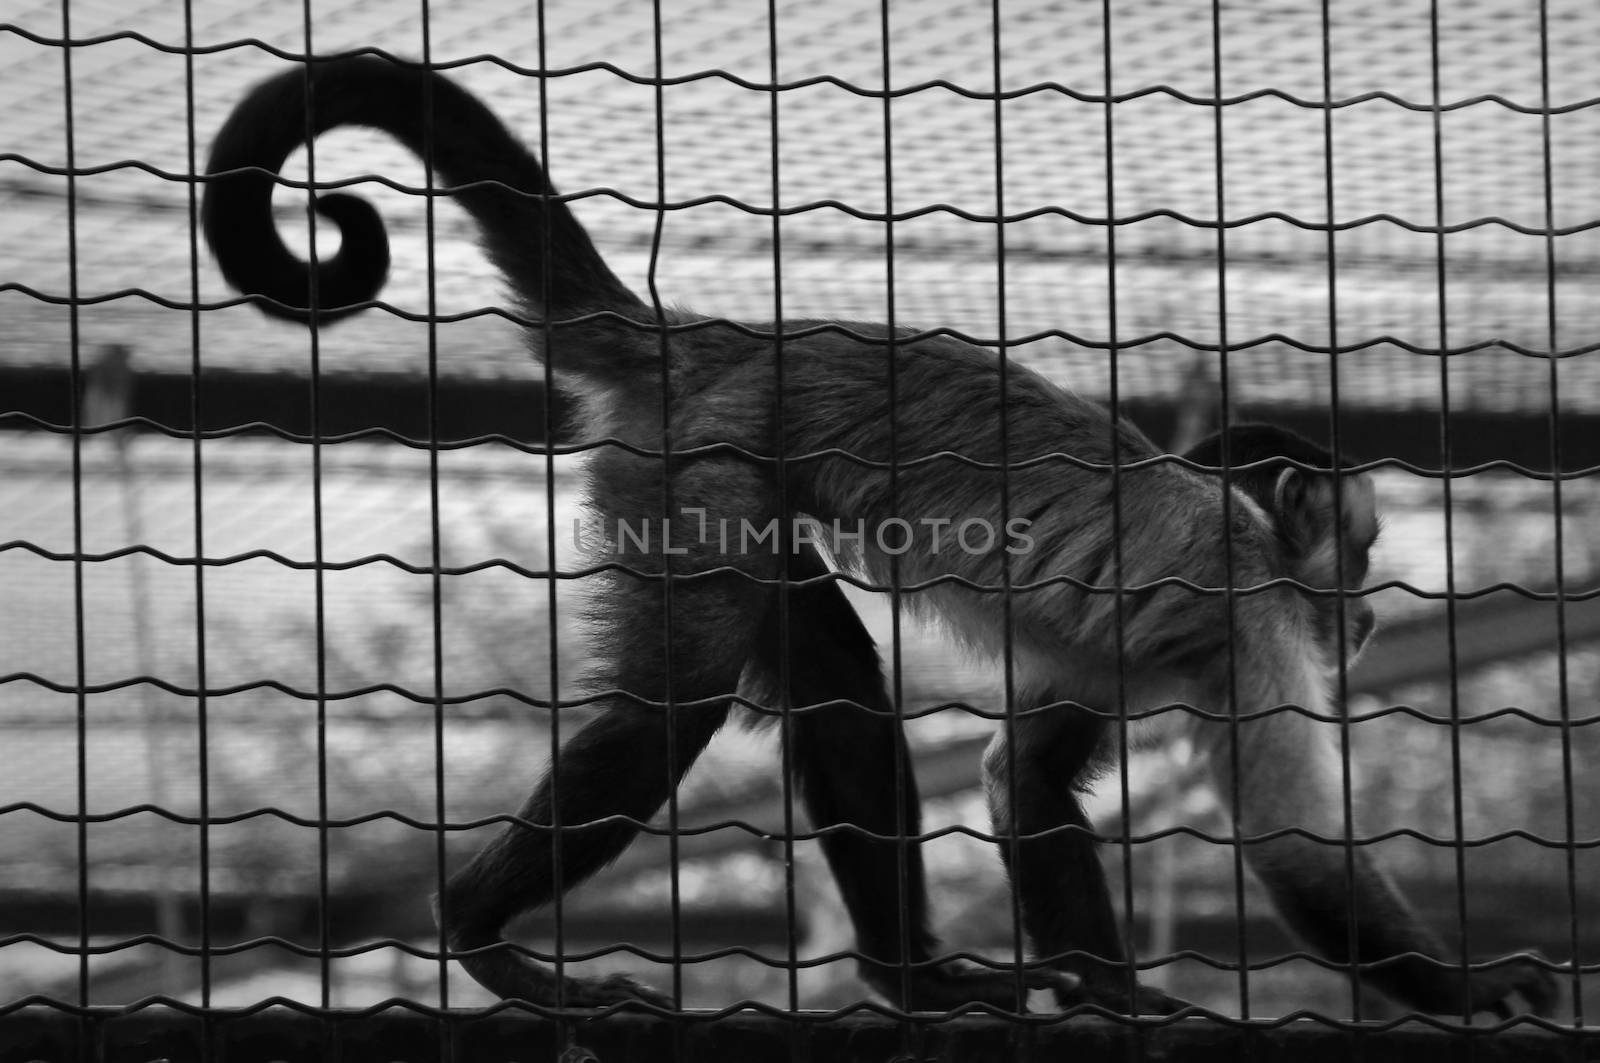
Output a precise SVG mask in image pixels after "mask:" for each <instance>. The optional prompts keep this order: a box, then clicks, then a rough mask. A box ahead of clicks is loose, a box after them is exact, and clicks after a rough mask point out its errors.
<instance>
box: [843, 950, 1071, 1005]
mask: <svg viewBox="0 0 1600 1063" xmlns="http://www.w3.org/2000/svg"><path fill="white" fill-rule="evenodd" d="M862 978H863V979H864V980H865V981H866V982H867V984H868V985H870V986H871V987H872V988H873V989H874V990H875V991H877V993H878V994H879V995H880V996H882V997H883V998H884V999H885V1000H887V1001H889V1002H890V1003H892V1004H898V1005H900V1006H901V1007H903V1008H904V1009H905V1010H907V1011H952V1010H954V1009H955V1008H959V1007H961V1006H963V1005H966V1004H988V1005H990V1006H992V1007H995V1008H1000V1009H1003V1010H1006V1011H1027V1010H1028V1009H1027V1001H1026V1000H1021V1001H1019V1000H1018V999H1017V975H1016V972H1015V971H1014V970H1011V969H998V968H993V967H983V966H980V965H979V964H976V963H971V962H969V961H967V960H949V961H946V962H945V963H941V964H939V965H938V966H937V967H919V968H916V969H914V970H912V971H911V972H910V973H909V977H907V978H904V979H902V977H901V972H900V971H899V970H898V969H896V968H893V967H874V968H871V969H864V970H863V971H862ZM1079 984H1080V979H1079V978H1078V976H1077V975H1075V974H1069V973H1068V972H1066V971H1053V970H1049V969H1047V968H1042V967H1030V968H1028V969H1026V970H1024V971H1023V972H1022V986H1023V988H1024V989H1049V990H1053V991H1054V992H1055V993H1056V994H1057V995H1058V996H1059V995H1060V994H1061V993H1064V992H1068V993H1070V992H1075V991H1076V990H1077V989H1078V986H1079Z"/></svg>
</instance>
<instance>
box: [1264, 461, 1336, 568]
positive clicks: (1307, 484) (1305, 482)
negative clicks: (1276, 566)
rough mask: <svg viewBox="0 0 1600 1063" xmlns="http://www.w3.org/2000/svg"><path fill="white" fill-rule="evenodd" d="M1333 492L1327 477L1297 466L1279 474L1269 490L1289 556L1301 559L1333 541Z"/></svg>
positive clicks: (1279, 531) (1279, 529)
mask: <svg viewBox="0 0 1600 1063" xmlns="http://www.w3.org/2000/svg"><path fill="white" fill-rule="evenodd" d="M1333 491H1334V487H1333V483H1332V481H1331V479H1330V478H1329V477H1326V476H1315V477H1313V476H1307V475H1306V474H1305V473H1304V472H1302V471H1301V470H1299V469H1285V470H1283V471H1282V472H1281V473H1279V474H1278V482H1277V483H1276V484H1274V485H1273V489H1272V511H1273V514H1272V515H1273V518H1274V519H1275V520H1276V521H1277V523H1278V534H1279V535H1280V536H1281V537H1282V538H1283V540H1284V543H1285V545H1287V546H1288V548H1289V550H1290V553H1291V556H1293V557H1295V558H1298V559H1301V560H1304V559H1306V558H1309V557H1312V556H1313V555H1314V554H1315V553H1316V552H1317V550H1318V548H1319V547H1322V546H1327V545H1330V544H1331V543H1332V542H1333V539H1334V534H1333V532H1334V528H1333Z"/></svg>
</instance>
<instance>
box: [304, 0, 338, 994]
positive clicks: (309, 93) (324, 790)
mask: <svg viewBox="0 0 1600 1063" xmlns="http://www.w3.org/2000/svg"><path fill="white" fill-rule="evenodd" d="M311 7H312V0H301V8H300V11H301V20H302V25H303V30H304V36H305V42H306V59H305V90H306V108H305V114H304V115H303V116H302V118H303V119H304V122H305V148H306V220H307V222H308V226H307V228H308V232H307V240H308V241H309V251H310V254H309V259H310V262H311V268H310V270H309V271H308V276H309V277H310V281H311V283H310V297H311V298H310V303H311V314H312V325H313V327H312V328H311V329H310V330H309V335H310V342H311V351H310V353H311V535H312V567H311V574H312V587H313V593H314V595H315V598H316V602H315V607H314V608H315V633H316V644H317V688H316V734H317V741H316V748H317V968H318V976H319V982H320V983H321V986H320V993H319V1002H320V1004H321V1006H322V1007H323V1008H327V1007H330V1006H331V999H330V998H331V997H332V983H333V970H332V957H331V956H330V955H329V950H330V949H331V948H332V940H333V929H332V925H331V918H330V916H331V913H330V912H329V910H328V909H329V907H330V905H329V895H330V885H329V879H330V874H329V867H328V864H329V854H328V844H329V829H328V645H327V638H328V629H327V599H326V577H327V558H326V554H325V543H324V541H323V526H322V516H323V514H322V446H323V440H322V344H321V336H320V333H319V331H318V329H317V327H316V325H317V312H318V310H319V309H320V308H321V305H322V303H321V291H320V290H319V287H318V284H317V271H318V270H317V267H318V256H317V213H316V208H315V204H316V198H317V193H316V186H317V149H316V124H315V121H314V120H313V115H314V114H315V113H316V79H315V78H314V77H313V76H312V73H313V71H314V70H315V65H316V59H315V57H314V51H313V47H312V45H313V41H312V37H313V29H314V26H313V21H312V17H311Z"/></svg>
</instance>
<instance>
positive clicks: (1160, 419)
mask: <svg viewBox="0 0 1600 1063" xmlns="http://www.w3.org/2000/svg"><path fill="white" fill-rule="evenodd" d="M199 379H200V385H199V386H200V393H199V408H200V410H201V415H202V423H201V424H200V426H199V427H200V429H201V430H202V431H215V430H219V429H226V428H232V427H236V426H239V425H244V424H251V423H256V422H261V423H265V424H267V425H270V426H273V427H275V428H278V429H280V430H282V431H285V432H290V433H293V434H298V435H309V434H311V431H312V427H313V426H312V424H311V396H312V384H311V381H310V380H309V379H308V378H307V377H305V376H303V375H299V374H291V373H242V372H230V371H223V370H215V371H206V372H204V373H203V374H202V375H201V376H200V378H199ZM192 380H193V378H192V377H190V376H189V375H187V374H181V373H140V374H138V375H137V376H136V377H135V378H134V385H133V395H132V402H131V407H130V409H129V410H128V414H129V415H130V416H133V417H145V418H149V419H150V420H152V421H155V422H157V423H158V424H162V425H165V426H167V427H169V428H171V429H173V430H175V431H180V432H188V431H192V430H193V424H192V417H191V410H192V408H193V396H192ZM317 387H318V389H319V396H318V401H319V405H320V411H321V413H320V416H321V424H320V425H319V426H318V427H319V429H320V432H321V434H323V435H330V436H331V435H343V434H346V433H350V432H356V431H361V430H363V429H373V428H379V429H386V430H388V431H391V432H395V433H398V434H400V435H403V436H406V437H408V438H412V439H418V440H422V439H426V438H428V432H429V427H428V409H429V407H428V382H427V381H426V379H424V378H422V377H419V376H416V375H412V374H397V373H391V374H370V375H359V376H358V375H347V374H328V375H324V376H323V377H322V378H321V380H320V381H319V382H318V385H317ZM552 407H553V409H554V411H555V416H556V424H557V426H558V428H557V432H556V435H557V437H558V441H561V440H560V437H561V435H562V433H561V431H560V428H559V426H560V425H562V424H564V423H566V418H567V416H568V411H569V409H570V407H569V404H568V403H566V402H565V401H564V400H563V399H562V398H561V397H560V396H557V397H556V399H555V401H554V402H553V403H552ZM436 409H437V431H438V438H439V439H440V440H441V441H445V442H451V441H459V440H466V439H476V438H479V437H482V436H488V435H504V436H507V437H509V438H511V439H514V440H517V441H520V442H524V443H530V444H539V443H544V442H546V437H547V436H548V435H549V433H548V431H547V425H546V423H545V416H544V415H545V402H544V385H543V381H542V380H539V379H530V378H521V379H518V378H499V379H478V378H462V377H448V376H446V377H441V378H440V379H439V383H438V392H437V398H436ZM1122 409H1123V411H1124V412H1125V413H1126V415H1127V416H1128V417H1129V418H1130V419H1131V420H1133V421H1134V422H1135V423H1137V424H1138V425H1139V426H1140V427H1141V428H1143V429H1144V430H1145V431H1146V432H1148V433H1149V434H1150V435H1151V437H1152V438H1154V439H1169V438H1171V437H1172V432H1173V429H1174V427H1175V425H1176V423H1177V418H1178V413H1179V408H1178V406H1177V404H1176V403H1173V402H1170V401H1151V400H1134V401H1129V402H1125V403H1123V405H1122ZM11 412H14V413H22V414H27V415H29V416H31V417H36V418H38V419H40V420H43V421H46V422H49V423H52V424H61V425H65V424H69V423H71V421H72V384H71V375H70V374H69V373H68V372H67V371H66V370H65V369H64V368H55V367H40V366H21V367H17V366H12V367H5V366H0V414H3V413H11ZM1233 416H1234V418H1235V419H1236V420H1269V421H1273V422H1275V423H1278V424H1281V425H1283V426H1285V427H1287V428H1292V429H1294V430H1295V431H1298V432H1300V433H1302V434H1303V435H1307V436H1309V437H1311V438H1313V439H1317V440H1319V441H1322V442H1327V441H1328V439H1329V436H1330V435H1331V424H1330V421H1329V416H1328V412H1327V411H1326V410H1319V409H1309V408H1299V407H1292V408H1283V407H1265V406H1261V407H1257V406H1251V405H1248V404H1246V405H1243V406H1236V407H1235V408H1234V410H1233ZM0 425H5V426H9V427H12V428H26V427H28V423H27V422H26V421H22V420H20V419H16V418H12V419H5V420H0ZM1450 429H1451V447H1452V453H1451V456H1450V457H1451V460H1450V467H1451V468H1457V469H1459V468H1467V467H1471V466H1476V465H1482V464H1485V463H1487V462H1493V461H1504V462H1511V463H1514V464H1516V465H1518V466H1520V467H1522V468H1525V469H1528V470H1532V471H1535V472H1540V473H1544V472H1548V471H1549V470H1550V464H1551V463H1550V428H1549V418H1548V416H1547V414H1546V413H1545V412H1543V411H1537V412H1526V413H1518V412H1498V411H1486V410H1471V409H1466V410H1456V411H1453V412H1452V414H1451V416H1450ZM1558 432H1559V435H1560V443H1561V453H1562V467H1563V469H1565V470H1569V471H1570V470H1575V469H1585V468H1594V467H1597V466H1600V414H1597V413H1587V412H1576V411H1565V410H1564V411H1562V415H1561V418H1560V424H1559V427H1558ZM1339 434H1340V442H1341V445H1342V446H1343V448H1344V450H1345V451H1346V452H1347V454H1349V455H1350V456H1351V457H1352V458H1355V459H1359V460H1363V461H1376V460H1380V459H1398V460H1400V461H1405V462H1410V463H1411V464H1414V465H1417V466H1419V467H1422V468H1425V469H1438V468H1442V467H1443V465H1444V462H1443V459H1442V456H1441V452H1440V438H1441V419H1440V415H1439V413H1438V411H1436V410H1426V409H1402V410H1388V409H1384V410H1380V409H1371V408H1360V407H1346V408H1344V409H1342V410H1341V411H1340V413H1339Z"/></svg>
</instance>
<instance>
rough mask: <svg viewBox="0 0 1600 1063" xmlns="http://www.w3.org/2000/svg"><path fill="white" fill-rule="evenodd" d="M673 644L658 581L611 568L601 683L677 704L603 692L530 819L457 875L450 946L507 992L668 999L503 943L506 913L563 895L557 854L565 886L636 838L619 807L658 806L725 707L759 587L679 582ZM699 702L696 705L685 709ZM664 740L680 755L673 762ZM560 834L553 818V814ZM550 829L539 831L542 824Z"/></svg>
mask: <svg viewBox="0 0 1600 1063" xmlns="http://www.w3.org/2000/svg"><path fill="white" fill-rule="evenodd" d="M672 600H673V607H672V611H671V612H672V624H671V629H670V630H671V631H672V635H673V638H672V653H671V655H670V667H669V660H668V654H667V652H666V637H665V634H664V632H665V631H666V630H668V628H667V627H666V623H665V621H666V610H665V608H664V603H663V594H662V583H661V582H660V581H654V582H647V581H639V580H634V579H631V578H629V577H625V576H619V577H618V579H617V580H616V581H615V585H614V588H613V591H612V593H611V594H610V595H608V596H607V597H606V598H605V599H603V600H602V601H601V602H600V603H599V608H598V609H597V613H598V614H599V615H598V619H599V620H600V621H601V622H602V623H605V624H607V627H608V630H606V634H605V638H604V646H603V649H602V654H601V660H600V662H599V664H598V665H597V667H596V669H595V672H596V675H595V680H596V687H597V688H598V689H601V690H608V689H615V690H620V691H626V692H628V693H629V694H632V695H634V698H638V699H647V700H649V701H653V702H664V701H665V700H666V699H667V698H668V696H669V695H670V697H671V698H672V699H673V701H674V706H673V707H672V708H671V709H670V710H669V709H668V708H666V707H663V706H662V705H659V704H657V705H648V704H640V703H639V702H638V701H636V700H634V698H626V697H616V698H613V699H611V700H609V701H607V702H606V703H605V705H604V707H603V708H602V709H601V711H600V714H599V715H598V716H596V717H595V718H594V719H593V720H591V721H590V723H589V724H588V726H586V727H584V728H583V729H582V730H581V731H580V732H578V734H577V735H576V736H574V737H573V738H572V739H571V740H570V741H568V742H566V743H564V744H563V745H562V747H561V750H560V758H559V770H558V771H556V770H549V771H547V772H546V773H545V775H544V777H543V778H542V779H541V780H540V782H539V784H538V786H537V788H536V789H535V790H534V792H533V794H532V796H530V797H529V798H528V801H527V803H526V804H525V805H524V806H523V807H522V810H521V812H520V815H521V817H522V818H523V819H525V820H527V821H529V822H530V823H532V824H534V825H535V826H534V827H532V828H530V827H525V826H522V825H520V824H512V825H510V826H508V827H506V828H505V830H504V831H502V832H501V834H500V835H499V836H498V837H497V838H495V839H494V841H492V842H490V843H489V845H488V846H487V847H485V848H484V849H483V850H482V851H481V852H480V853H478V855H477V856H476V857H474V858H473V860H472V861H471V862H470V863H469V864H468V865H467V866H466V867H464V868H463V869H462V870H461V871H459V872H458V873H457V874H456V875H455V876H454V877H453V878H452V879H451V880H450V882H449V884H448V886H447V887H446V889H445V892H444V896H443V898H442V902H441V905H440V908H441V911H440V916H441V919H442V920H443V921H444V924H445V927H446V931H447V934H448V938H449V942H450V946H451V949H452V950H460V951H464V950H475V949H483V950H485V951H481V952H476V953H474V954H473V955H470V956H462V957H460V959H461V964H462V966H463V967H465V968H466V970H467V972H468V973H469V974H471V975H472V977H473V978H475V979H476V980H477V981H478V982H479V983H481V984H482V985H483V986H484V987H485V988H487V989H489V990H490V991H492V992H494V993H496V994H498V995H500V996H502V997H506V998H518V999H523V1000H529V1001H533V1002H536V1003H541V1004H554V1003H556V1002H557V999H558V997H559V999H560V1000H561V1002H562V1003H564V1004H566V1005H571V1006H577V1007H586V1006H601V1005H605V1004H611V1003H615V1002H617V1001H621V1000H628V999H645V1000H649V1001H652V1002H654V1003H658V1004H662V1005H664V1006H665V1005H669V1004H670V1001H668V1000H667V999H666V998H664V997H662V996H661V995H659V994H657V993H655V992H653V991H651V990H649V989H647V988H645V987H643V986H641V985H639V984H638V983H636V982H634V981H633V980H632V979H629V978H626V977H623V976H614V977H610V978H604V979H580V978H571V977H568V978H565V979H563V980H562V981H561V982H560V983H559V984H558V982H557V979H556V977H555V975H554V974H553V973H552V972H551V971H549V970H547V969H546V968H544V967H542V966H540V965H538V964H536V963H534V962H532V961H531V960H530V959H528V958H527V957H525V956H523V955H521V954H518V953H515V952H513V951H511V950H510V949H509V948H503V947H502V948H495V947H493V946H499V945H504V939H503V937H502V934H503V930H504V927H505V925H506V923H507V922H508V921H510V920H511V919H512V918H513V917H514V916H516V915H518V914H520V913H522V912H525V911H529V910H531V909H533V908H537V907H540V906H543V905H545V904H547V903H548V902H549V901H551V900H552V899H553V898H554V897H555V895H556V890H557V884H556V862H557V858H558V855H559V861H560V873H561V881H560V888H561V889H562V890H563V891H565V890H569V889H571V888H572V887H573V886H576V885H577V884H578V883H580V882H582V881H583V880H584V879H586V878H588V877H589V876H590V875H592V874H593V873H594V872H595V871H597V870H599V869H600V868H601V867H604V866H605V865H606V864H607V863H609V862H610V861H612V860H614V859H615V858H616V857H617V856H618V855H619V854H620V853H621V852H622V851H623V849H625V848H626V847H627V845H628V843H629V842H631V841H632V840H633V838H634V836H635V835H636V834H637V833H638V829H637V827H635V826H634V825H633V823H629V822H619V821H614V820H612V821H607V822H603V823H600V822H596V821H598V820H603V819H606V818H607V817H614V816H626V817H630V818H631V819H633V820H636V821H639V822H644V821H648V820H649V819H650V818H651V817H652V816H654V815H655V814H656V812H657V811H658V810H659V809H660V807H661V805H662V804H663V803H664V802H665V801H666V799H667V797H668V796H669V795H670V793H671V792H672V789H673V788H674V787H676V786H677V784H678V782H679V780H680V779H681V778H682V777H683V774H684V773H685V772H686V771H687V770H688V769H689V766H690V765H691V764H693V763H694V760H695V757H696V756H698V754H699V753H700V751H701V750H702V749H704V748H705V745H706V743H707V742H708V741H710V739H711V737H712V735H713V734H715V733H716V730H717V728H718V727H720V726H721V724H722V722H723V720H724V719H725V718H726V716H727V711H728V703H727V702H726V701H724V700H720V699H721V698H723V697H725V696H726V695H729V694H731V693H732V692H733V691H735V690H736V689H737V684H738V677H739V672H740V670H741V668H742V666H743V663H744V659H745V657H746V655H747V653H748V650H749V645H750V635H749V633H750V632H751V631H753V630H754V627H755V625H756V623H757V621H758V618H759V610H760V607H761V602H762V596H761V591H760V590H759V588H758V587H756V585H755V584H753V583H751V582H749V581H748V580H743V579H742V578H741V577H739V576H727V577H713V578H711V579H705V578H697V579H694V580H689V581H683V582H679V581H674V585H673V591H672ZM693 702H703V703H701V704H691V703H693ZM669 740H670V741H673V742H675V749H676V759H675V761H674V762H673V763H671V764H669V763H668V757H667V750H668V748H669ZM558 814H559V822H560V825H561V826H560V829H559V831H552V830H550V829H548V827H549V825H550V824H551V823H553V822H555V821H556V820H557V818H558ZM541 828H545V829H541Z"/></svg>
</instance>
